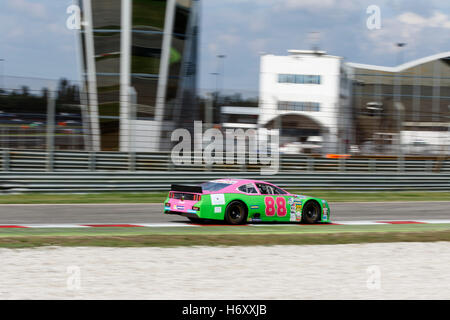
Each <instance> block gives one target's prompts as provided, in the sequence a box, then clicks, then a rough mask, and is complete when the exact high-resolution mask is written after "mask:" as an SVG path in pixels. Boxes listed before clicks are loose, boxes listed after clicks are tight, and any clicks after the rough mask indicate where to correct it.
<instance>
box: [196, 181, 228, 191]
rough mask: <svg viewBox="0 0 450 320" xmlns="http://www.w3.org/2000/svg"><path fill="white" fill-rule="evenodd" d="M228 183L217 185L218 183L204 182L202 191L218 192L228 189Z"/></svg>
mask: <svg viewBox="0 0 450 320" xmlns="http://www.w3.org/2000/svg"><path fill="white" fill-rule="evenodd" d="M229 185H230V184H229V183H219V182H205V183H202V189H203V191H219V190H222V189H223V188H225V187H228V186H229Z"/></svg>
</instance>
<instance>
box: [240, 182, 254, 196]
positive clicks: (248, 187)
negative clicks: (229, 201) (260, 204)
mask: <svg viewBox="0 0 450 320" xmlns="http://www.w3.org/2000/svg"><path fill="white" fill-rule="evenodd" d="M238 190H239V191H242V192H245V193H251V194H257V193H258V191H256V188H255V187H254V186H253V184H251V183H248V184H244V185H242V186H240V187H239V188H238Z"/></svg>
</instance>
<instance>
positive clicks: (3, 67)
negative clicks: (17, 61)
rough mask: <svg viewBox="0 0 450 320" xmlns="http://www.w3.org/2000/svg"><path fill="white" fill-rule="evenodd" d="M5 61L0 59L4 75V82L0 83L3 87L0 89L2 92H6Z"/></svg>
mask: <svg viewBox="0 0 450 320" xmlns="http://www.w3.org/2000/svg"><path fill="white" fill-rule="evenodd" d="M5 61H6V60H5V59H0V62H1V63H2V68H1V74H2V82H1V83H0V84H1V87H0V89H1V90H2V92H3V91H4V90H5V80H4V79H5V75H4V73H5V72H4V71H5V66H4V64H5Z"/></svg>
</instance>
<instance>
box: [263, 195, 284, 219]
mask: <svg viewBox="0 0 450 320" xmlns="http://www.w3.org/2000/svg"><path fill="white" fill-rule="evenodd" d="M264 203H265V205H266V216H268V217H273V216H274V215H275V210H276V211H277V216H279V217H284V216H285V215H286V213H287V209H286V199H285V198H283V197H277V198H276V206H275V199H274V198H273V197H265V198H264Z"/></svg>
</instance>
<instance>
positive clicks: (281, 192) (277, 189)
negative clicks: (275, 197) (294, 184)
mask: <svg viewBox="0 0 450 320" xmlns="http://www.w3.org/2000/svg"><path fill="white" fill-rule="evenodd" d="M272 188H273V190H274V192H275V194H287V192H286V191H284V190H283V189H280V188H277V187H273V186H272Z"/></svg>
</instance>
